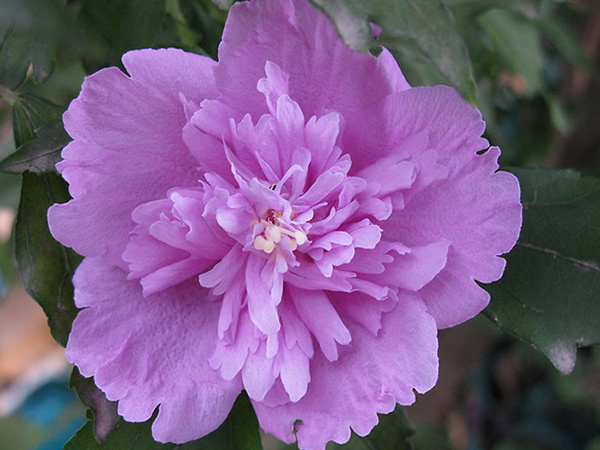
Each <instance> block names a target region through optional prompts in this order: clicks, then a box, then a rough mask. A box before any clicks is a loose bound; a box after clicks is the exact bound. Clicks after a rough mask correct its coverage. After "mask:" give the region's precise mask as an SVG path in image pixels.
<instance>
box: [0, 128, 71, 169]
mask: <svg viewBox="0 0 600 450" xmlns="http://www.w3.org/2000/svg"><path fill="white" fill-rule="evenodd" d="M36 134H37V137H35V138H33V139H31V140H28V141H27V142H25V143H24V144H23V145H22V146H21V147H20V148H19V149H18V150H17V151H16V152H15V153H13V154H12V155H9V156H8V157H6V158H4V159H3V160H2V161H0V172H7V173H23V172H25V171H29V172H34V173H38V174H41V173H51V172H55V171H56V169H55V167H54V166H55V165H56V163H57V162H58V161H60V159H61V158H60V151H61V150H62V148H63V147H64V146H65V145H67V144H68V143H69V141H70V140H71V138H70V137H69V135H68V134H67V133H66V132H65V130H64V128H63V124H62V122H55V123H51V124H49V125H44V126H43V127H41V128H39V129H38V130H37V133H36Z"/></svg>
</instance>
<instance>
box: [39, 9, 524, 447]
mask: <svg viewBox="0 0 600 450" xmlns="http://www.w3.org/2000/svg"><path fill="white" fill-rule="evenodd" d="M123 64H124V67H125V69H126V71H127V74H125V73H123V72H122V71H120V70H119V69H117V68H115V67H111V68H107V69H103V70H101V71H99V72H97V73H95V74H94V75H92V76H90V77H88V78H87V79H86V80H85V82H84V85H83V88H82V91H81V94H80V95H79V97H78V98H77V99H76V100H74V101H73V102H72V103H71V105H70V107H69V109H68V111H67V113H66V114H65V115H64V123H65V128H66V130H67V132H68V133H69V134H70V136H71V137H72V138H73V141H72V142H71V143H70V144H69V145H68V146H67V147H66V148H65V149H64V150H63V153H62V156H63V161H62V162H60V163H59V164H58V166H57V167H58V170H59V171H60V173H61V174H62V176H63V177H64V178H65V179H66V180H67V181H68V183H69V186H70V193H71V195H72V197H73V199H72V200H71V201H69V202H68V203H65V204H60V205H54V206H53V207H52V208H51V209H50V211H49V224H50V228H51V231H52V233H53V235H54V237H55V238H56V239H57V240H58V241H60V242H61V243H62V244H64V245H66V246H68V247H71V248H73V249H74V250H75V251H77V252H78V253H80V254H81V255H83V256H84V257H85V258H84V260H83V262H82V264H81V265H80V266H79V268H78V269H77V271H76V273H75V276H74V279H73V282H74V286H75V302H76V305H77V306H78V307H80V308H82V310H81V312H80V313H79V315H78V316H77V319H76V320H75V322H74V323H73V329H72V332H71V334H70V337H69V341H68V345H67V353H66V354H67V357H68V359H69V360H70V361H71V362H73V363H74V364H76V365H77V366H78V367H79V370H80V371H81V373H82V374H83V375H84V376H87V377H90V376H93V377H94V380H95V383H96V385H97V386H98V387H99V388H100V389H101V390H102V391H103V392H104V393H105V394H106V396H107V398H108V399H109V400H113V401H118V412H119V414H120V415H121V416H123V418H124V419H125V420H127V421H132V422H138V421H146V420H148V419H149V418H150V417H151V416H152V414H153V412H154V411H155V409H156V408H157V407H158V415H157V417H156V419H155V421H154V424H153V428H152V430H153V436H154V438H155V439H156V440H158V441H161V442H176V443H182V442H187V441H190V440H193V439H196V438H199V437H202V436H204V435H206V434H208V433H210V432H211V431H213V430H215V429H216V428H217V427H218V426H219V425H220V424H221V423H222V422H223V421H224V419H225V418H226V417H227V415H228V413H229V411H230V409H231V407H232V405H233V403H234V401H235V399H236V397H237V396H238V395H239V394H240V392H241V391H242V390H245V391H246V392H247V393H248V396H249V397H250V399H251V401H252V404H253V406H254V408H255V411H256V414H257V416H258V419H259V423H260V425H261V427H262V428H263V429H264V430H265V431H268V432H270V433H273V434H274V435H275V436H277V437H278V438H280V439H282V440H284V441H286V442H293V441H295V440H297V441H298V444H299V446H300V448H310V449H322V448H324V446H325V445H326V443H327V442H328V441H330V440H333V441H336V442H338V443H343V442H346V441H347V440H348V439H349V437H350V429H351V428H352V429H353V430H354V431H355V432H356V433H358V434H359V435H366V434H368V433H369V432H370V430H371V429H372V428H373V427H374V426H375V425H376V424H377V421H378V418H377V413H387V412H390V411H392V410H393V409H394V407H395V405H396V404H397V403H400V404H403V405H408V404H411V403H413V402H414V401H415V391H416V392H420V393H423V392H426V391H428V390H429V389H431V388H432V387H433V386H434V384H435V382H436V379H437V374H438V358H437V330H438V329H439V328H444V327H450V326H453V325H456V324H459V323H461V322H464V321H465V320H467V319H469V318H471V317H473V316H474V315H476V314H478V313H479V312H480V311H481V310H482V309H483V308H484V307H485V306H486V305H487V303H488V300H489V296H488V294H487V293H486V292H485V291H484V290H483V289H482V288H481V287H479V286H478V284H477V281H478V282H482V283H489V282H492V281H495V280H498V279H499V278H500V277H501V275H502V272H503V270H504V266H505V261H504V259H502V258H501V257H499V256H498V255H500V254H502V253H505V252H508V251H509V250H510V249H511V248H512V247H513V245H514V244H515V241H516V240H517V237H518V234H519V229H520V225H521V206H520V204H519V185H518V182H517V180H516V178H515V177H514V176H513V175H511V174H510V173H507V172H499V171H497V169H498V164H497V159H498V156H499V154H500V151H499V149H498V148H496V147H491V148H488V147H489V145H488V142H487V141H486V140H485V139H484V138H482V137H481V135H482V133H483V131H484V123H483V121H482V120H481V114H480V113H479V111H478V110H477V109H476V108H475V107H473V106H470V105H469V104H467V103H466V102H465V101H463V100H462V99H461V98H460V96H459V95H458V94H457V93H456V92H455V91H454V90H453V89H451V88H448V87H443V86H438V87H422V88H411V87H410V86H409V84H408V83H407V82H406V80H405V78H404V76H403V75H402V73H401V71H400V69H399V67H398V65H397V63H396V61H395V60H394V58H393V57H392V56H391V54H390V53H389V52H388V51H387V50H386V49H383V50H382V52H381V54H380V55H379V56H377V57H375V56H373V55H371V54H360V53H356V52H353V51H351V50H350V49H348V48H347V47H346V46H345V45H344V44H343V42H342V41H341V40H340V38H339V37H338V35H337V34H336V31H335V29H334V27H333V26H332V24H331V23H330V22H329V21H328V20H327V18H326V17H325V16H324V15H323V14H322V13H321V12H320V11H319V10H317V9H316V8H315V7H313V6H312V5H310V4H309V3H308V2H307V1H305V0H283V1H282V0H252V1H251V2H246V3H238V4H235V5H234V6H233V7H232V8H231V11H230V15H229V18H228V20H227V23H226V27H225V31H224V35H223V42H222V43H221V46H220V47H219V62H218V63H217V62H215V61H213V60H211V59H210V58H207V57H204V56H199V55H196V54H190V53H186V52H183V51H181V50H177V49H161V50H140V51H132V52H129V53H127V54H125V55H124V56H123Z"/></svg>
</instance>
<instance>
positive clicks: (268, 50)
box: [215, 0, 409, 119]
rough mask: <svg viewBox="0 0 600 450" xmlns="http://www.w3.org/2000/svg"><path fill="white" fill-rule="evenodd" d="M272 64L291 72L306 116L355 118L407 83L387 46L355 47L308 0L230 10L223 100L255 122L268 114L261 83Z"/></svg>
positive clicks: (265, 1) (260, 2)
mask: <svg viewBox="0 0 600 450" xmlns="http://www.w3.org/2000/svg"><path fill="white" fill-rule="evenodd" d="M282 37H284V38H282ZM267 61H271V62H273V63H275V64H277V65H278V66H279V67H280V68H281V69H282V70H283V72H285V73H286V74H288V75H289V95H290V97H291V98H292V99H294V101H296V102H298V104H299V105H300V106H301V108H302V111H303V112H304V115H305V117H307V118H308V117H311V116H313V115H322V114H323V113H325V112H328V111H336V112H338V113H341V114H342V115H343V116H346V115H348V116H349V115H352V114H353V113H354V111H360V110H362V109H365V108H366V107H367V106H368V105H370V104H372V102H376V101H378V100H380V99H382V98H384V97H385V96H386V95H388V94H390V93H391V92H396V91H398V90H400V89H407V88H408V87H409V85H408V83H406V80H405V79H404V77H403V76H402V73H401V72H400V69H399V68H398V66H397V64H395V62H394V61H393V58H392V57H391V55H390V54H389V53H388V52H387V51H384V54H383V56H382V57H380V58H379V59H378V58H375V57H374V56H372V55H371V54H369V53H366V54H361V53H357V52H354V51H352V50H350V49H349V48H348V47H346V45H344V43H343V42H342V40H341V39H340V38H339V36H338V35H337V33H336V30H335V28H334V26H333V25H332V24H331V22H330V21H329V20H328V19H327V18H326V17H325V15H324V14H323V13H322V12H321V11H319V10H318V9H317V8H315V7H314V6H312V5H311V4H310V3H309V2H308V1H304V0H257V1H253V2H251V3H239V4H235V5H234V6H233V7H232V8H231V10H230V13H229V18H228V19H227V23H226V25H225V31H224V33H223V41H222V43H221V45H220V47H219V64H218V65H217V67H216V69H215V78H216V81H217V85H218V87H219V90H220V91H221V92H222V93H223V94H224V97H225V101H227V102H228V103H229V104H231V105H232V106H233V107H234V108H235V109H237V110H240V111H244V112H249V113H250V114H252V116H253V117H254V118H255V119H257V118H258V117H259V116H260V115H261V114H263V113H265V112H266V107H265V101H264V97H263V95H262V94H261V93H260V92H259V91H258V90H257V89H256V87H257V83H258V80H259V79H261V78H263V77H264V73H265V63H266V62H267ZM349 92H352V93H353V95H348V93H349Z"/></svg>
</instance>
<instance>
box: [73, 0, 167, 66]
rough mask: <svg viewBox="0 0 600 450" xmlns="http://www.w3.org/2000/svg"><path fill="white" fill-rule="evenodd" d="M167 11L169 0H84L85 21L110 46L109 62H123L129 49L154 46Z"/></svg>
mask: <svg viewBox="0 0 600 450" xmlns="http://www.w3.org/2000/svg"><path fill="white" fill-rule="evenodd" d="M165 14H166V6H165V0H104V1H101V2H99V1H97V0H82V1H81V20H82V25H83V26H84V27H91V28H94V29H95V30H96V32H97V33H98V34H99V35H100V36H101V37H102V39H104V41H105V42H106V43H107V44H108V46H109V48H110V50H109V51H110V55H109V61H108V62H109V63H110V64H112V65H119V64H120V60H121V55H122V54H123V53H125V52H127V51H128V50H132V49H137V48H147V47H153V46H154V45H155V42H156V39H157V36H158V33H159V31H160V30H161V29H162V26H163V21H164V18H165Z"/></svg>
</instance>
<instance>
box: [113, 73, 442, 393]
mask: <svg viewBox="0 0 600 450" xmlns="http://www.w3.org/2000/svg"><path fill="white" fill-rule="evenodd" d="M265 73H266V77H265V78H263V79H261V80H260V81H259V83H258V89H259V90H260V91H261V92H262V93H263V94H264V96H265V106H266V110H267V112H266V113H265V114H264V115H262V116H261V117H260V118H259V119H258V120H257V121H256V123H255V122H254V120H253V118H252V117H251V116H249V115H246V116H244V117H242V118H241V119H239V120H235V119H230V120H229V123H228V127H226V128H223V127H222V124H221V131H220V133H219V132H218V131H215V130H218V129H219V127H218V126H215V125H214V124H212V123H210V119H209V118H210V117H219V115H221V116H222V115H224V114H220V113H223V111H222V109H225V108H226V106H224V105H220V104H219V103H218V102H215V101H208V102H205V103H204V104H203V105H201V109H200V110H199V111H198V112H197V113H196V114H194V116H193V117H192V118H191V120H190V123H189V124H188V127H194V130H193V133H195V135H196V136H197V137H198V139H199V140H200V141H202V142H203V143H212V144H213V145H212V147H211V145H207V146H206V147H205V148H204V149H203V150H202V151H205V152H209V151H211V150H210V149H211V148H212V149H213V150H212V151H214V152H215V153H214V154H208V155H198V158H199V161H200V163H202V162H203V161H213V162H214V164H213V166H214V167H213V169H212V170H207V171H206V172H205V173H204V174H203V178H202V179H200V180H199V183H198V186H197V187H196V188H185V189H183V188H182V189H178V188H174V189H172V190H171V191H170V192H169V195H168V198H167V199H164V200H160V201H155V202H151V203H148V204H144V205H141V206H140V207H138V208H137V209H136V210H135V211H134V213H133V219H134V221H135V222H136V223H137V227H136V228H135V230H134V233H133V235H132V237H131V239H130V243H129V245H128V247H127V249H126V251H125V253H124V255H123V257H124V260H125V261H126V262H128V264H129V269H130V278H140V279H141V282H142V285H143V286H144V287H145V293H147V294H149V293H154V292H157V291H159V290H161V289H162V288H166V287H169V286H172V285H174V284H176V283H178V282H181V281H182V280H183V279H187V278H189V277H190V276H195V275H196V276H199V283H200V285H201V286H202V287H204V288H206V289H208V290H210V292H211V294H212V295H213V298H215V299H218V300H220V301H221V302H222V305H221V312H220V317H219V323H218V341H217V348H216V350H215V353H214V355H213V357H212V358H211V360H210V363H211V366H212V367H213V368H214V369H215V370H220V373H221V375H222V376H223V378H224V379H227V380H230V379H233V378H234V377H236V376H238V374H241V377H242V380H243V382H244V387H245V389H246V390H247V391H248V393H249V395H250V397H251V398H253V399H255V400H260V401H263V400H264V401H267V402H272V403H273V404H278V403H280V402H287V401H290V400H291V401H294V402H295V401H298V400H299V399H300V398H302V397H303V396H304V395H305V393H306V391H307V389H308V384H309V382H310V361H311V359H312V358H313V357H314V353H315V348H314V347H313V342H316V343H317V344H318V346H319V349H320V351H321V352H322V354H323V355H324V356H325V357H326V358H327V359H328V360H330V361H335V360H337V359H338V358H339V355H340V347H345V346H348V345H349V344H350V343H351V341H352V336H351V333H350V331H349V329H348V328H347V326H346V323H345V321H347V320H354V321H355V322H358V323H363V322H364V324H365V325H364V326H365V327H366V328H368V329H369V331H370V332H374V333H376V332H377V330H378V328H379V323H380V319H381V314H383V313H384V312H385V311H389V310H390V302H391V304H393V303H394V302H395V301H396V290H397V286H395V285H394V283H393V281H392V282H390V280H389V279H387V280H382V279H379V278H378V276H379V275H380V274H382V273H383V272H384V270H385V268H384V265H385V264H391V263H394V262H396V260H397V259H399V258H402V257H403V256H404V255H406V254H408V253H410V249H408V248H406V247H404V246H402V245H401V244H399V243H393V244H391V243H387V242H384V241H383V240H382V229H381V227H380V226H379V225H378V222H380V221H382V220H383V221H384V220H385V219H387V218H388V217H389V216H390V214H391V212H392V210H393V209H394V207H396V208H398V207H401V206H402V204H403V197H402V190H405V189H407V188H409V187H410V186H411V185H412V184H413V182H414V180H415V177H416V170H417V169H416V166H415V164H414V163H412V162H410V161H409V160H407V158H406V157H402V156H391V157H390V158H388V159H389V161H388V165H392V166H394V167H395V169H396V170H395V178H394V180H393V183H390V182H389V180H386V179H381V178H379V177H378V176H377V173H378V172H379V171H381V170H383V169H384V168H383V167H379V166H377V165H376V164H374V165H372V166H368V167H366V168H363V169H362V170H360V171H357V172H356V173H355V174H351V171H352V161H351V158H350V156H349V155H347V154H344V153H343V152H342V150H341V149H340V148H339V147H338V146H337V136H338V134H339V132H340V119H339V117H338V116H337V114H335V113H328V114H325V115H324V116H322V117H311V118H309V119H308V120H306V118H305V117H304V115H303V113H302V110H301V108H300V106H299V105H298V104H297V103H296V102H294V100H293V99H291V98H290V97H289V95H288V93H287V75H286V74H285V73H283V72H282V71H281V69H279V67H278V66H276V65H275V64H273V63H267V65H266V67H265ZM223 168H226V170H223ZM148 249H151V250H152V251H153V252H154V254H153V256H152V258H148V255H147V252H148ZM142 250H144V251H145V253H144V251H142ZM440 269H441V267H439V268H436V271H439V270H440ZM349 293H353V296H354V297H353V300H352V301H350V300H348V299H347V298H346V297H345V296H347V295H348V294H349ZM373 302H375V303H381V306H377V305H375V304H374V303H373ZM367 318H368V319H367ZM348 348H350V347H348Z"/></svg>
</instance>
